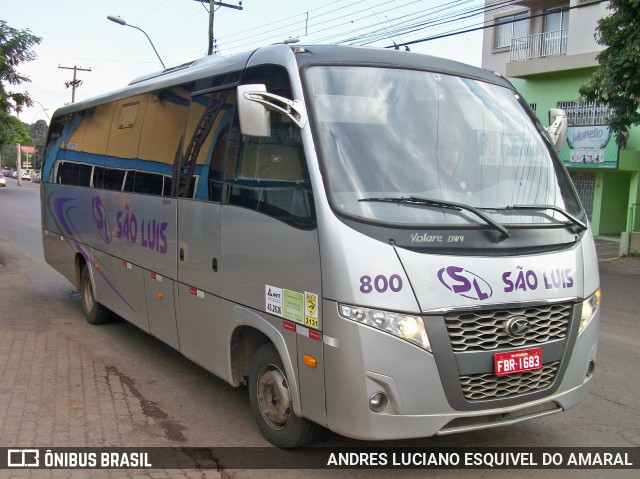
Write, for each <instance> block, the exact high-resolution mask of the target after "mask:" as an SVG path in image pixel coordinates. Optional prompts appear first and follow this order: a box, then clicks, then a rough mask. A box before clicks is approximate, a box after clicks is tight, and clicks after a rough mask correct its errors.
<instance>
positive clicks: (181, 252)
mask: <svg viewBox="0 0 640 479" xmlns="http://www.w3.org/2000/svg"><path fill="white" fill-rule="evenodd" d="M180 261H184V248H180Z"/></svg>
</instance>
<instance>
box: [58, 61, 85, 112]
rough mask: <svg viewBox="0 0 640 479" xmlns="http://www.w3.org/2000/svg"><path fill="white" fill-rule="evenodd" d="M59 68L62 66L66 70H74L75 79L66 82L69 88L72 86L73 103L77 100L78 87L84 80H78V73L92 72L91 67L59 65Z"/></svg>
mask: <svg viewBox="0 0 640 479" xmlns="http://www.w3.org/2000/svg"><path fill="white" fill-rule="evenodd" d="M58 68H62V69H64V70H73V80H71V81H68V82H65V85H66V86H67V88H69V87H71V103H75V102H76V88H78V87H79V86H80V85H82V80H78V79H77V73H78V72H79V71H81V72H90V71H91V68H82V67H77V66H75V65H74V66H72V67H63V66H60V65H58Z"/></svg>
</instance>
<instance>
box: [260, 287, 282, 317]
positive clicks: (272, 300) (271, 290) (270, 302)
mask: <svg viewBox="0 0 640 479" xmlns="http://www.w3.org/2000/svg"><path fill="white" fill-rule="evenodd" d="M264 290H265V301H266V305H265V310H266V311H267V313H271V314H275V315H276V316H280V317H281V318H282V317H283V314H282V288H276V287H275V286H269V285H268V284H267V285H265V287H264Z"/></svg>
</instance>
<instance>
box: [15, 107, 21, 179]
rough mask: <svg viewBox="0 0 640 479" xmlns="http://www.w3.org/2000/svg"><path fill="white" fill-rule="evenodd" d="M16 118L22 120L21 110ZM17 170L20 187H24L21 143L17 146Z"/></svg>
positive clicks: (17, 112) (17, 111)
mask: <svg viewBox="0 0 640 479" xmlns="http://www.w3.org/2000/svg"><path fill="white" fill-rule="evenodd" d="M16 118H17V119H18V120H20V110H16ZM16 170H18V177H17V178H16V179H17V180H18V186H22V158H21V157H20V143H18V144H17V145H16Z"/></svg>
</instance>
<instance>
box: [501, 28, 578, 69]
mask: <svg viewBox="0 0 640 479" xmlns="http://www.w3.org/2000/svg"><path fill="white" fill-rule="evenodd" d="M566 54H567V30H558V31H556V32H545V33H537V34H535V35H529V36H528V37H521V38H513V39H512V40H511V50H510V55H509V61H510V62H525V61H527V60H531V59H533V58H545V57H556V56H559V55H566Z"/></svg>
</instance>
